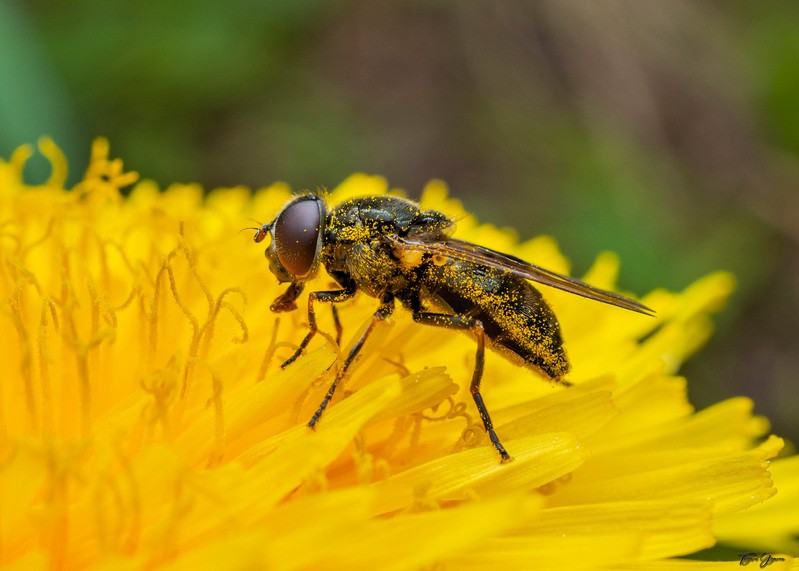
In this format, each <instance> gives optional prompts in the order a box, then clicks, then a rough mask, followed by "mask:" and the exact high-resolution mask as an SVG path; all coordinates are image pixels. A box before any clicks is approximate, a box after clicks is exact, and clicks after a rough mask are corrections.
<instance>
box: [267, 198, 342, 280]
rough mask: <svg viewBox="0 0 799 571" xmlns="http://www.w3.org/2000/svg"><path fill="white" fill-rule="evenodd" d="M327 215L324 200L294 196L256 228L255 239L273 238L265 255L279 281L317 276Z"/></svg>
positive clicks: (308, 278) (307, 278)
mask: <svg viewBox="0 0 799 571" xmlns="http://www.w3.org/2000/svg"><path fill="white" fill-rule="evenodd" d="M326 218H327V205H326V204H325V202H324V200H322V198H320V197H318V196H316V195H312V194H308V195H303V196H298V197H296V198H293V199H292V200H291V201H289V202H288V203H287V204H286V205H285V206H284V207H283V208H282V209H281V211H280V212H278V214H277V216H275V219H274V220H272V222H270V223H269V224H264V225H263V226H261V227H260V228H257V229H256V232H255V236H254V237H253V240H255V242H261V241H262V240H264V239H265V238H266V236H267V235H270V236H271V237H272V240H271V242H270V244H269V246H268V247H267V248H266V251H265V252H264V254H265V255H266V259H267V260H268V261H269V269H270V270H271V271H272V273H273V274H275V277H276V278H277V279H278V281H280V282H291V283H300V282H305V281H308V280H310V279H313V277H314V276H316V273H317V271H318V270H319V254H320V252H321V251H322V246H323V245H324V244H323V242H324V232H325V220H326Z"/></svg>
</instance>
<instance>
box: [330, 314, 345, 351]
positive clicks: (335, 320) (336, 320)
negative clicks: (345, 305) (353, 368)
mask: <svg viewBox="0 0 799 571" xmlns="http://www.w3.org/2000/svg"><path fill="white" fill-rule="evenodd" d="M330 309H332V310H333V324H334V325H335V326H336V345H338V346H339V347H341V333H342V332H343V331H344V329H343V328H342V327H341V320H340V319H339V318H338V309H337V308H336V306H335V305H331V306H330Z"/></svg>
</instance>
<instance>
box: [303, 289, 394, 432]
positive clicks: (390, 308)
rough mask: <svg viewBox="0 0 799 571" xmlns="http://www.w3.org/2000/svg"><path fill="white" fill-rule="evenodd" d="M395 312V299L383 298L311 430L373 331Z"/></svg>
mask: <svg viewBox="0 0 799 571" xmlns="http://www.w3.org/2000/svg"><path fill="white" fill-rule="evenodd" d="M393 312H394V298H393V297H392V296H390V295H387V296H386V297H384V298H383V301H382V303H381V304H380V307H378V308H377V311H375V313H374V315H373V316H372V321H371V322H370V323H369V326H368V327H367V328H366V331H364V332H363V333H362V334H361V336H360V337H359V338H358V340H357V341H356V342H355V345H353V346H352V349H350V352H349V353H348V354H347V358H346V359H345V360H344V365H343V366H342V367H341V369H340V370H339V372H338V374H336V378H335V380H334V381H333V383H332V384H331V385H330V388H329V389H327V394H326V395H325V398H324V399H322V402H321V403H320V404H319V408H318V409H317V410H316V412H315V413H314V415H313V416H312V417H311V420H309V421H308V427H309V428H314V427H315V426H316V423H317V422H319V418H320V417H321V416H322V413H323V412H325V409H326V408H327V405H328V404H329V403H330V400H331V399H332V398H333V394H334V393H335V392H336V388H338V384H339V382H340V381H341V379H343V378H344V376H345V375H346V374H347V371H348V370H349V368H350V365H352V363H353V362H355V358H356V357H357V356H358V353H360V352H361V349H363V346H364V344H365V343H366V339H367V338H368V337H369V335H371V333H372V331H374V328H375V327H376V326H377V324H378V323H379V322H381V321H383V320H384V319H386V318H387V317H388V316H389V315H391V314H392V313H393Z"/></svg>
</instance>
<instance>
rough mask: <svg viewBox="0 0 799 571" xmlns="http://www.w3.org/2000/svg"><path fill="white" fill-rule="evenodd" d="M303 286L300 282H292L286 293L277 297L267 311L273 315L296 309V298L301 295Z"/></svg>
mask: <svg viewBox="0 0 799 571" xmlns="http://www.w3.org/2000/svg"><path fill="white" fill-rule="evenodd" d="M304 288H305V284H304V283H302V282H292V283H291V285H289V287H288V288H286V291H284V292H283V293H282V294H281V295H279V296H278V297H277V298H276V299H275V301H273V302H272V305H270V306H269V309H271V310H272V311H274V312H275V313H283V312H284V311H294V310H295V309H297V296H299V295H300V294H301V293H302V290H303V289H304Z"/></svg>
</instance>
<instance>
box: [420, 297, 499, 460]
mask: <svg viewBox="0 0 799 571" xmlns="http://www.w3.org/2000/svg"><path fill="white" fill-rule="evenodd" d="M413 320H414V321H415V322H417V323H422V324H424V325H433V326H436V327H446V328H447V329H457V330H471V331H472V332H473V333H474V336H475V338H476V339H477V353H476V355H475V362H474V373H472V384H471V386H470V391H471V393H472V398H473V399H474V404H475V405H477V410H478V412H479V413H480V419H481V420H482V421H483V426H484V427H485V429H486V432H487V433H488V438H489V439H490V440H491V443H492V444H493V445H494V448H496V449H497V452H499V456H500V458H501V461H502V463H503V464H504V463H506V462H510V461H511V460H513V457H512V456H511V455H510V454H508V452H507V450H505V447H504V446H503V445H502V442H500V440H499V436H497V433H496V431H495V430H494V423H493V422H492V420H491V416H490V415H489V414H488V409H487V408H486V405H485V402H484V401H483V395H482V394H481V393H480V382H481V380H482V378H483V366H484V364H485V329H484V328H483V323H482V322H481V321H480V320H479V319H475V318H473V317H466V316H461V315H449V314H446V313H428V312H424V311H415V312H414V313H413Z"/></svg>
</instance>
